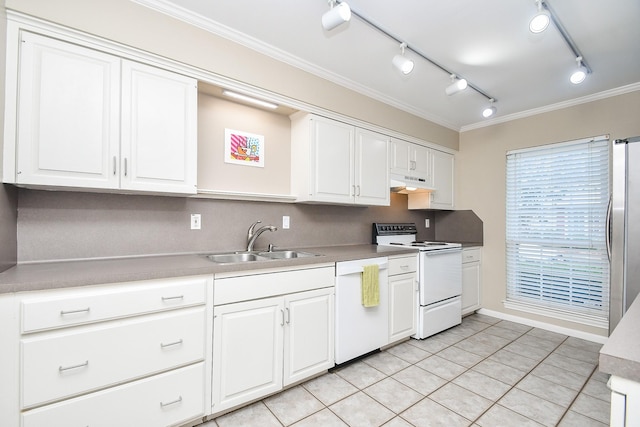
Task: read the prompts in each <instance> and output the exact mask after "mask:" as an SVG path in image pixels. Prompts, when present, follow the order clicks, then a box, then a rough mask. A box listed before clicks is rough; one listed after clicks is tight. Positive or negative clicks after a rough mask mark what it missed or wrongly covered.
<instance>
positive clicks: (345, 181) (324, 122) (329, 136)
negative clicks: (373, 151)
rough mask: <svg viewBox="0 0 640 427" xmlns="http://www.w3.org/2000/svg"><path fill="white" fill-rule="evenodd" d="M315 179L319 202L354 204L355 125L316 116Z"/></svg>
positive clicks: (314, 125)
mask: <svg viewBox="0 0 640 427" xmlns="http://www.w3.org/2000/svg"><path fill="white" fill-rule="evenodd" d="M311 126H312V132H313V138H312V144H313V149H312V156H313V161H312V168H313V170H312V172H311V173H312V179H313V181H314V185H313V189H314V194H315V197H314V199H315V200H316V201H326V202H334V203H353V198H354V194H355V185H354V182H353V176H354V174H353V152H354V150H353V146H354V127H353V126H349V125H346V124H344V123H340V122H336V121H333V120H328V119H322V118H319V117H314V118H313V120H312V121H311Z"/></svg>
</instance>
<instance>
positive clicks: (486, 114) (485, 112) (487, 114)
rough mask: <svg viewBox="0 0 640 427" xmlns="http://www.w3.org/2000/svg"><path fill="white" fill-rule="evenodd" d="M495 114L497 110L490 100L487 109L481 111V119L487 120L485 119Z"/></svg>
mask: <svg viewBox="0 0 640 427" xmlns="http://www.w3.org/2000/svg"><path fill="white" fill-rule="evenodd" d="M497 112H498V109H497V108H496V106H495V105H493V99H490V100H489V106H488V107H487V108H485V109H484V110H482V117H484V118H485V119H487V118H489V117H491V116H493V115H494V114H495V113H497Z"/></svg>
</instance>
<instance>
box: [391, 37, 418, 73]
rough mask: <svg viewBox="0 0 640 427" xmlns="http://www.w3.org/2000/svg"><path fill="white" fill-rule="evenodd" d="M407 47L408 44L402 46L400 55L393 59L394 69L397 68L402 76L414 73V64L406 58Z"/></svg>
mask: <svg viewBox="0 0 640 427" xmlns="http://www.w3.org/2000/svg"><path fill="white" fill-rule="evenodd" d="M406 47H407V44H406V43H401V44H400V54H398V55H396V56H394V57H393V59H392V60H391V63H392V64H393V66H394V67H396V68H397V69H398V70H399V71H400V72H401V73H402V74H404V75H407V74H409V73H411V72H412V71H413V66H414V63H413V61H412V60H411V59H409V58H406V57H405V56H404V49H405V48H406Z"/></svg>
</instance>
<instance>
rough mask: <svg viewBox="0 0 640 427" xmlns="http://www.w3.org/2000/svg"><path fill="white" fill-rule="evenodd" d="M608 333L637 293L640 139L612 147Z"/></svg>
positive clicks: (639, 271) (639, 273)
mask: <svg viewBox="0 0 640 427" xmlns="http://www.w3.org/2000/svg"><path fill="white" fill-rule="evenodd" d="M612 156H613V157H612V168H613V169H612V170H613V175H612V179H613V180H612V197H611V202H610V210H609V212H610V215H611V216H610V224H611V229H610V232H609V233H608V235H609V237H610V239H609V241H608V243H609V249H610V252H609V253H610V257H611V270H610V271H611V281H610V295H609V333H611V331H613V329H614V328H615V327H616V325H617V324H618V322H619V321H620V319H621V318H622V316H623V314H624V313H625V311H626V310H627V309H628V308H629V306H630V305H631V304H632V303H633V300H634V299H635V298H636V297H637V296H638V294H639V293H640V137H634V138H627V139H617V140H615V141H613V148H612Z"/></svg>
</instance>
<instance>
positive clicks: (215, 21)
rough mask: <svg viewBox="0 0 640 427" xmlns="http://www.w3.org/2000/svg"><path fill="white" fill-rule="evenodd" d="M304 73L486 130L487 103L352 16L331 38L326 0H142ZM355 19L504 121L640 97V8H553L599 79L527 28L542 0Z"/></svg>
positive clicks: (637, 4)
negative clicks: (410, 66) (405, 66)
mask: <svg viewBox="0 0 640 427" xmlns="http://www.w3.org/2000/svg"><path fill="white" fill-rule="evenodd" d="M138 1H139V2H140V3H142V4H147V5H149V6H152V7H156V8H159V9H161V10H164V11H165V12H166V13H169V14H172V15H174V16H177V17H180V18H181V19H184V20H186V21H190V22H192V23H194V24H197V25H199V26H201V27H203V28H206V29H208V30H210V31H212V32H214V33H216V34H219V35H222V36H224V37H227V38H230V39H232V40H234V41H236V42H238V43H241V44H243V45H246V46H249V47H251V48H253V49H255V50H257V51H260V52H262V53H265V54H267V55H270V56H273V57H275V58H277V59H280V60H282V61H284V62H287V63H290V64H292V65H294V66H297V67H299V68H301V69H304V70H306V71H309V72H311V73H314V74H316V75H319V76H321V77H323V78H326V79H329V80H331V81H334V82H336V83H338V84H341V85H343V86H346V87H348V88H350V89H354V90H356V91H358V92H361V93H363V94H365V95H368V96H371V97H373V98H375V99H378V100H381V101H383V102H385V103H388V104H390V105H393V106H395V107H398V108H400V109H402V110H405V111H407V112H410V113H413V114H416V115H418V116H420V117H423V118H425V119H428V120H431V121H434V122H436V123H439V124H442V125H444V126H447V127H449V128H452V129H455V130H461V129H462V130H465V129H470V128H473V127H477V126H481V125H482V123H484V122H483V120H486V119H483V118H482V116H481V110H482V109H483V108H484V107H485V106H486V105H487V104H488V100H487V98H485V97H484V96H482V95H480V94H479V93H477V92H475V91H473V90H472V89H471V88H469V89H467V90H466V91H464V92H462V93H459V94H457V95H454V96H447V95H445V92H444V89H445V87H446V86H447V85H448V84H450V77H449V75H448V74H446V73H445V72H443V71H442V70H441V69H439V68H437V67H435V66H433V65H432V64H430V63H429V62H427V61H425V60H424V59H422V58H420V57H419V56H417V55H416V54H415V53H414V52H412V51H410V50H409V51H407V53H406V55H407V56H409V57H411V58H412V59H413V60H414V62H415V64H416V66H415V69H414V71H413V73H411V74H410V75H409V76H402V75H400V73H399V72H398V71H397V70H396V69H394V68H393V66H392V65H391V58H392V57H393V56H394V55H395V54H397V53H399V52H400V47H399V44H398V43H397V42H396V41H395V40H393V39H392V38H389V37H388V36H386V35H384V34H382V33H381V32H379V31H378V30H376V29H375V28H373V27H371V26H370V25H368V24H366V23H364V22H363V21H362V20H360V19H358V17H356V16H353V17H352V19H351V21H350V22H348V23H347V24H345V25H343V26H341V27H338V28H336V29H334V30H333V31H331V32H327V31H325V30H323V28H322V25H321V23H320V20H321V16H322V14H323V13H324V12H326V11H327V10H329V6H328V3H327V0H273V1H267V0H210V1H202V0H138ZM346 1H347V3H348V4H349V5H350V6H351V9H352V10H353V11H354V12H356V13H357V14H358V15H361V16H363V17H365V18H366V19H368V20H369V21H371V22H373V23H375V24H376V25H377V26H379V27H380V28H383V29H384V30H385V31H386V32H388V33H390V34H392V35H393V36H394V37H396V38H397V39H400V40H402V41H404V42H406V43H407V44H408V45H409V47H410V48H414V49H415V50H416V51H418V52H420V53H421V54H423V55H424V56H426V57H428V58H430V59H431V60H433V61H435V62H437V63H438V64H440V65H442V66H443V67H444V68H446V69H448V70H450V71H452V72H454V73H456V74H458V75H460V76H462V77H464V78H466V79H467V80H468V81H469V82H470V83H471V84H473V85H474V86H476V87H478V88H479V89H481V90H482V91H483V92H485V93H486V94H487V95H489V96H490V97H493V98H495V99H496V100H497V101H496V104H495V106H496V107H497V108H498V114H497V115H496V118H495V119H492V120H493V121H494V122H495V121H503V120H507V119H510V118H515V117H520V116H523V115H527V114H531V113H533V112H537V111H544V110H547V109H551V108H555V107H559V106H564V105H571V104H573V103H578V102H584V101H586V100H591V99H597V98H599V97H603V96H608V95H611V94H617V93H624V92H626V91H631V90H638V89H639V88H640V22H639V21H640V1H638V0H606V1H605V0H547V3H549V4H550V6H551V8H552V9H553V10H554V11H555V13H556V15H557V17H558V18H559V19H560V21H561V22H562V24H563V25H564V27H565V28H566V30H567V31H568V33H569V34H570V36H571V38H573V40H574V42H575V44H576V45H577V47H578V48H579V50H580V51H581V52H582V54H583V56H584V58H585V60H586V62H587V63H588V65H589V66H590V68H591V69H592V71H593V73H592V74H590V75H589V76H588V77H587V80H586V81H585V82H584V83H582V84H581V85H572V84H571V83H569V80H568V79H569V75H570V74H571V72H573V70H574V69H575V67H576V61H575V58H574V56H573V53H572V52H571V50H570V49H569V47H568V46H567V45H566V43H565V42H564V40H563V39H562V37H561V35H560V33H559V32H558V30H557V29H556V28H555V27H553V26H550V27H549V28H548V29H547V31H545V32H544V33H542V34H540V35H533V34H531V33H530V32H529V30H528V23H529V20H530V18H531V17H532V16H533V14H534V13H535V11H536V5H535V2H534V0H484V1H480V0H440V1H434V0H395V1H392V0H387V1H381V0H346Z"/></svg>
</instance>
